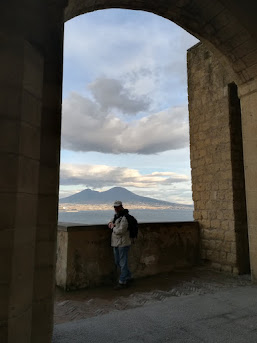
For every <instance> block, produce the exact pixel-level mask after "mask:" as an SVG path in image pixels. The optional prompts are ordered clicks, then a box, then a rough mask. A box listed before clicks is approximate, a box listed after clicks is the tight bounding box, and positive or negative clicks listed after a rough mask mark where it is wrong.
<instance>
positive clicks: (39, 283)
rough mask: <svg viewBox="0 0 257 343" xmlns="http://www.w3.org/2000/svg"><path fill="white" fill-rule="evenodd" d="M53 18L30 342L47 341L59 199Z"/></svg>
mask: <svg viewBox="0 0 257 343" xmlns="http://www.w3.org/2000/svg"><path fill="white" fill-rule="evenodd" d="M51 15H52V16H54V18H55V21H54V24H53V26H51V27H50V28H49V30H48V33H47V38H46V42H45V46H46V47H47V49H46V53H45V63H44V81H43V107H42V118H41V132H40V141H41V144H40V170H39V192H38V208H37V232H36V241H35V272H34V292H33V307H32V336H31V342H33V343H34V342H35V343H41V342H42V343H45V342H51V337H52V330H53V307H54V294H55V268H56V240H57V220H58V200H59V169H60V140H61V105H62V72H63V16H62V11H60V10H59V9H58V8H56V9H55V10H53V8H52V13H51Z"/></svg>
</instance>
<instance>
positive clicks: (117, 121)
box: [62, 92, 189, 155]
mask: <svg viewBox="0 0 257 343" xmlns="http://www.w3.org/2000/svg"><path fill="white" fill-rule="evenodd" d="M188 144H189V129H188V114H187V107H176V108H171V109H168V110H165V111H161V112H159V113H155V114H151V115H148V116H145V117H143V118H141V119H135V120H133V121H130V122H126V121H125V120H124V119H121V118H120V117H118V116H117V115H114V114H111V113H109V112H104V111H103V110H102V108H101V107H100V105H99V104H97V103H95V102H94V101H92V100H90V99H88V98H86V97H83V96H82V95H80V94H78V93H74V92H73V93H72V94H70V96H69V97H68V98H67V99H65V100H64V102H63V123H62V147H63V148H64V149H67V150H73V151H83V152H86V151H96V152H103V153H113V154H122V153H136V154H145V155H148V154H156V153H159V152H163V151H168V150H176V149H181V148H184V147H186V146H187V145H188Z"/></svg>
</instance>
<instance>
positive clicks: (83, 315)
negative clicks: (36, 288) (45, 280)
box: [53, 268, 257, 343]
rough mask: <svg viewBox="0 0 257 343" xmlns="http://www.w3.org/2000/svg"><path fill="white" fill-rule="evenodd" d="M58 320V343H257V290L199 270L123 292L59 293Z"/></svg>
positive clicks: (153, 279) (234, 279)
mask: <svg viewBox="0 0 257 343" xmlns="http://www.w3.org/2000/svg"><path fill="white" fill-rule="evenodd" d="M55 321H56V325H55V329H54V336H53V343H66V342H74V343H85V342H92V343H94V342H104V343H107V342H128V343H132V342H135V343H136V342H158V343H161V342H181V343H182V342H215V343H216V342H217V343H218V342H257V286H255V285H252V284H251V282H250V279H249V277H247V276H244V277H233V276H230V275H226V274H223V273H216V272H213V271H208V270H205V269H201V268H200V269H199V268H198V269H196V270H194V271H180V272H176V273H171V274H162V275H159V276H155V277H151V278H146V279H142V280H137V281H136V282H135V284H134V285H133V286H132V287H130V288H129V289H127V290H124V291H121V292H115V291H113V290H112V288H110V287H109V288H108V287H107V288H106V287H105V288H98V289H94V290H84V291H78V292H72V293H65V292H62V291H60V290H58V291H57V293H56V307H55ZM58 323H59V324H58Z"/></svg>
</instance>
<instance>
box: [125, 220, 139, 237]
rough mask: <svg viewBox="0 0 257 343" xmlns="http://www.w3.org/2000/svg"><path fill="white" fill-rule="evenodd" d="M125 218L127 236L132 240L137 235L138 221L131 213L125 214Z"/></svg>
mask: <svg viewBox="0 0 257 343" xmlns="http://www.w3.org/2000/svg"><path fill="white" fill-rule="evenodd" d="M125 218H126V219H127V221H128V230H129V233H130V235H129V236H130V238H131V239H132V240H134V239H135V238H137V235H138V222H137V220H136V218H135V217H133V216H132V215H131V214H125Z"/></svg>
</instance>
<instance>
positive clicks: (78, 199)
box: [59, 187, 192, 208]
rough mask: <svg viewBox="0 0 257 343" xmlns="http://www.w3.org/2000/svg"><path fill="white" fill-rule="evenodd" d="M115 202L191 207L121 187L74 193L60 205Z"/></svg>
mask: <svg viewBox="0 0 257 343" xmlns="http://www.w3.org/2000/svg"><path fill="white" fill-rule="evenodd" d="M115 200H121V201H122V202H124V203H125V205H126V204H127V203H133V204H138V205H143V204H144V205H152V206H170V207H174V206H175V207H184V208H185V207H186V208H187V207H188V208H192V206H191V205H182V204H177V203H171V202H168V201H161V200H157V199H153V198H148V197H142V196H140V195H137V194H135V193H133V192H130V191H128V190H127V189H126V188H123V187H114V188H111V189H109V190H108V191H105V192H97V191H92V190H91V189H85V190H83V191H82V192H79V193H76V194H74V195H71V196H69V197H66V198H62V199H60V201H59V202H60V203H66V204H67V203H69V204H89V205H95V204H111V203H113V202H114V201H115Z"/></svg>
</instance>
